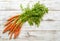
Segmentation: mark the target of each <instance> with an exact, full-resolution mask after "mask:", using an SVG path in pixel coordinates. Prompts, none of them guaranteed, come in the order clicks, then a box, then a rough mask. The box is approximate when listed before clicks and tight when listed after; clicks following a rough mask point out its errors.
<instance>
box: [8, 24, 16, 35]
mask: <svg viewBox="0 0 60 41" xmlns="http://www.w3.org/2000/svg"><path fill="white" fill-rule="evenodd" d="M15 26H16V24H15V25H12V27H11V29H10V32H9V34H10V33H11V32H12V30H13V29H14V27H15Z"/></svg>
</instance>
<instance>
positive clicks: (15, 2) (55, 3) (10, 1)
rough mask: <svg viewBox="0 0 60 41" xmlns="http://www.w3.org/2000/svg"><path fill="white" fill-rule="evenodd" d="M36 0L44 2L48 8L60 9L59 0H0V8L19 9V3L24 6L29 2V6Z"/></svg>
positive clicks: (36, 0)
mask: <svg viewBox="0 0 60 41" xmlns="http://www.w3.org/2000/svg"><path fill="white" fill-rule="evenodd" d="M38 1H40V3H42V4H45V5H46V6H47V7H48V8H49V9H50V10H60V0H28V1H27V0H6V1H4V2H3V1H1V2H0V10H2V9H3V10H7V9H8V10H10V9H12V10H13V9H14V10H15V9H16V10H20V4H23V6H24V7H26V5H27V4H28V3H29V4H30V7H31V6H32V5H33V4H34V3H36V2H38Z"/></svg>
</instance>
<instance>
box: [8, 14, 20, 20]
mask: <svg viewBox="0 0 60 41" xmlns="http://www.w3.org/2000/svg"><path fill="white" fill-rule="evenodd" d="M17 17H19V15H16V16H13V17H11V18H9V19H8V21H10V20H12V19H14V18H17Z"/></svg>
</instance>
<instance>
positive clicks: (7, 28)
mask: <svg viewBox="0 0 60 41" xmlns="http://www.w3.org/2000/svg"><path fill="white" fill-rule="evenodd" d="M11 25H12V24H11V23H10V24H9V25H8V26H7V27H6V28H5V29H4V30H3V33H5V32H7V31H8V30H9V29H10V28H11V27H10V26H11Z"/></svg>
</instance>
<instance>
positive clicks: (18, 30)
mask: <svg viewBox="0 0 60 41" xmlns="http://www.w3.org/2000/svg"><path fill="white" fill-rule="evenodd" d="M20 30H21V28H20V27H18V28H17V29H16V30H15V32H14V39H16V38H17V37H18V35H19V33H20Z"/></svg>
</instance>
